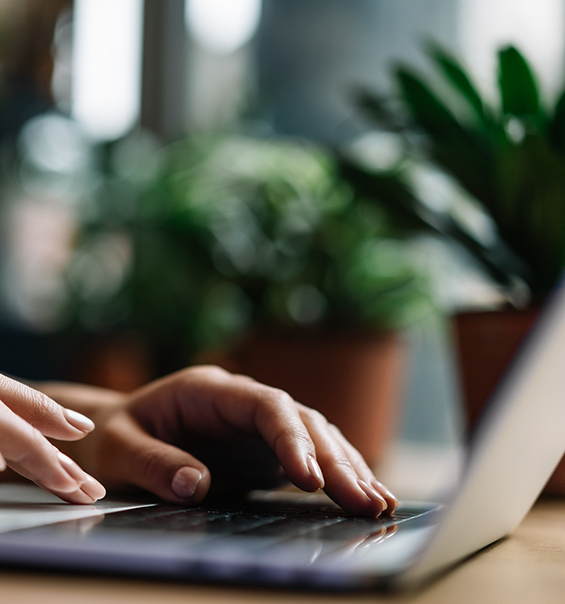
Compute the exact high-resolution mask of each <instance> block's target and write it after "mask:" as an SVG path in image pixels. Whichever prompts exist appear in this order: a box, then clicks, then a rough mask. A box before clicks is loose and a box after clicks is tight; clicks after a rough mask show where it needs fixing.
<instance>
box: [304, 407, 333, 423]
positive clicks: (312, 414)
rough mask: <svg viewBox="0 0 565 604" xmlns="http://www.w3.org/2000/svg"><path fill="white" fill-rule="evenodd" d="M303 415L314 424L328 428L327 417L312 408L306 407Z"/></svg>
mask: <svg viewBox="0 0 565 604" xmlns="http://www.w3.org/2000/svg"><path fill="white" fill-rule="evenodd" d="M302 413H303V414H304V416H305V417H306V418H307V419H308V420H309V421H310V422H312V423H313V424H315V425H317V426H323V427H327V426H328V420H327V419H326V416H325V415H323V414H322V413H320V412H319V411H318V410H316V409H312V408H311V407H304V410H303V412H302Z"/></svg>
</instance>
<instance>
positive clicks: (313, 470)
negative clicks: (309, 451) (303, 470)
mask: <svg viewBox="0 0 565 604" xmlns="http://www.w3.org/2000/svg"><path fill="white" fill-rule="evenodd" d="M306 465H307V466H308V471H309V472H310V476H313V477H314V478H315V479H316V480H317V481H318V484H319V485H320V489H323V488H324V485H325V484H326V483H325V481H324V475H323V474H322V468H320V464H319V463H318V462H317V461H316V460H315V459H314V458H313V457H312V456H311V455H308V457H307V458H306Z"/></svg>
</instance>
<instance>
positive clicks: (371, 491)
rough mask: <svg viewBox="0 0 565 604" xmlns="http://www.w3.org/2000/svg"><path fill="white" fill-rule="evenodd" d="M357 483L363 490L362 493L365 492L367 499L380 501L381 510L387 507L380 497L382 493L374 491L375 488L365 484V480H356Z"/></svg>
mask: <svg viewBox="0 0 565 604" xmlns="http://www.w3.org/2000/svg"><path fill="white" fill-rule="evenodd" d="M357 484H358V485H359V488H360V489H361V490H362V491H363V493H365V495H366V496H367V497H368V498H369V499H371V501H378V502H379V503H382V505H383V510H386V509H387V507H388V506H387V502H386V501H385V499H384V498H383V497H382V495H380V494H379V493H378V492H377V491H376V489H374V488H373V487H372V486H371V485H369V484H367V483H366V482H363V481H362V480H358V481H357Z"/></svg>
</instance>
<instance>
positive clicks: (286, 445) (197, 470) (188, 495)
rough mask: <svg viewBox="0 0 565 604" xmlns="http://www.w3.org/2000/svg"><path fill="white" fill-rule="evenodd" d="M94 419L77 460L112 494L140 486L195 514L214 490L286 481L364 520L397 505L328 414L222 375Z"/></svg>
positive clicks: (164, 383) (161, 389) (214, 371)
mask: <svg viewBox="0 0 565 604" xmlns="http://www.w3.org/2000/svg"><path fill="white" fill-rule="evenodd" d="M102 392H104V391H102ZM91 413H94V415H93V417H94V418H95V420H96V423H97V426H98V428H97V430H96V432H94V433H93V434H92V435H91V436H89V438H88V439H86V441H85V442H84V445H85V447H84V448H82V447H81V449H82V450H78V449H77V450H76V451H75V454H77V455H80V456H81V457H80V462H81V464H82V465H83V467H85V468H87V469H89V470H90V471H91V472H92V473H93V474H94V475H95V476H97V478H99V479H100V480H101V481H102V482H103V483H104V484H105V485H106V486H107V487H108V488H118V489H123V488H124V487H127V486H128V485H135V486H137V487H142V488H144V489H146V490H148V491H151V492H152V493H155V494H157V495H159V496H160V497H161V498H163V499H165V500H166V501H169V502H172V503H176V504H189V505H193V504H197V503H198V502H200V501H201V500H202V499H203V498H204V496H205V495H206V494H207V493H208V491H209V490H210V489H211V487H212V489H215V490H216V491H228V492H232V493H234V492H238V491H239V492H241V491H248V490H251V489H253V488H265V487H271V486H273V485H274V483H275V482H277V480H279V481H280V478H281V477H282V476H283V474H282V471H284V475H286V477H288V479H290V480H291V481H292V482H293V483H294V484H295V485H296V486H298V487H300V488H301V489H303V490H305V491H311V492H312V491H316V490H317V489H318V488H324V490H325V491H326V493H327V494H328V495H329V496H330V497H331V498H332V499H333V500H334V501H335V502H336V503H338V504H339V505H341V506H342V507H343V508H344V509H345V510H347V511H349V512H352V513H354V514H359V515H367V516H377V515H379V514H380V513H381V512H383V511H384V510H387V512H389V513H390V512H392V511H393V510H394V508H395V507H396V505H397V501H396V499H395V498H394V496H393V495H392V494H391V493H390V492H389V491H388V490H387V489H386V488H385V487H384V486H383V485H382V484H381V483H379V482H377V481H376V479H375V477H374V476H373V474H372V472H371V470H370V469H369V468H368V466H367V464H366V463H365V462H364V460H363V459H362V457H361V455H360V454H359V453H358V452H357V451H356V450H355V449H354V448H353V447H352V446H351V445H350V444H349V443H348V442H347V441H346V440H345V438H344V437H343V436H342V434H341V433H340V432H339V430H338V429H337V428H336V427H335V426H332V425H330V424H328V422H327V421H326V419H325V418H324V417H323V416H322V415H321V414H320V413H318V412H317V411H313V410H312V409H309V408H307V407H305V406H303V405H301V404H299V403H297V402H295V401H294V400H292V398H291V397H290V396H289V395H288V394H286V393H284V392H283V391H281V390H276V389H274V388H269V387H267V386H264V385H262V384H259V383H258V382H256V381H254V380H252V379H251V378H248V377H244V376H239V375H232V374H230V373H228V372H226V371H224V370H222V369H219V368H217V367H207V366H201V367H193V368H190V369H187V370H184V371H181V372H179V373H176V374H173V375H171V376H169V377H167V378H163V379H161V380H158V381H156V382H153V383H151V384H149V385H148V386H145V387H143V388H141V389H139V390H137V391H135V392H133V393H132V394H130V395H125V396H124V397H123V398H121V400H120V402H119V403H117V404H110V405H101V407H100V410H99V411H98V412H97V411H95V410H94V411H91ZM87 441H88V442H87ZM281 468H282V471H281Z"/></svg>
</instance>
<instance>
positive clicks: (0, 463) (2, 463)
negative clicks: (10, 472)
mask: <svg viewBox="0 0 565 604" xmlns="http://www.w3.org/2000/svg"><path fill="white" fill-rule="evenodd" d="M7 467H8V466H7V464H6V460H5V459H4V457H2V454H1V453H0V472H3V471H4V470H5V469H6V468H7Z"/></svg>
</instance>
